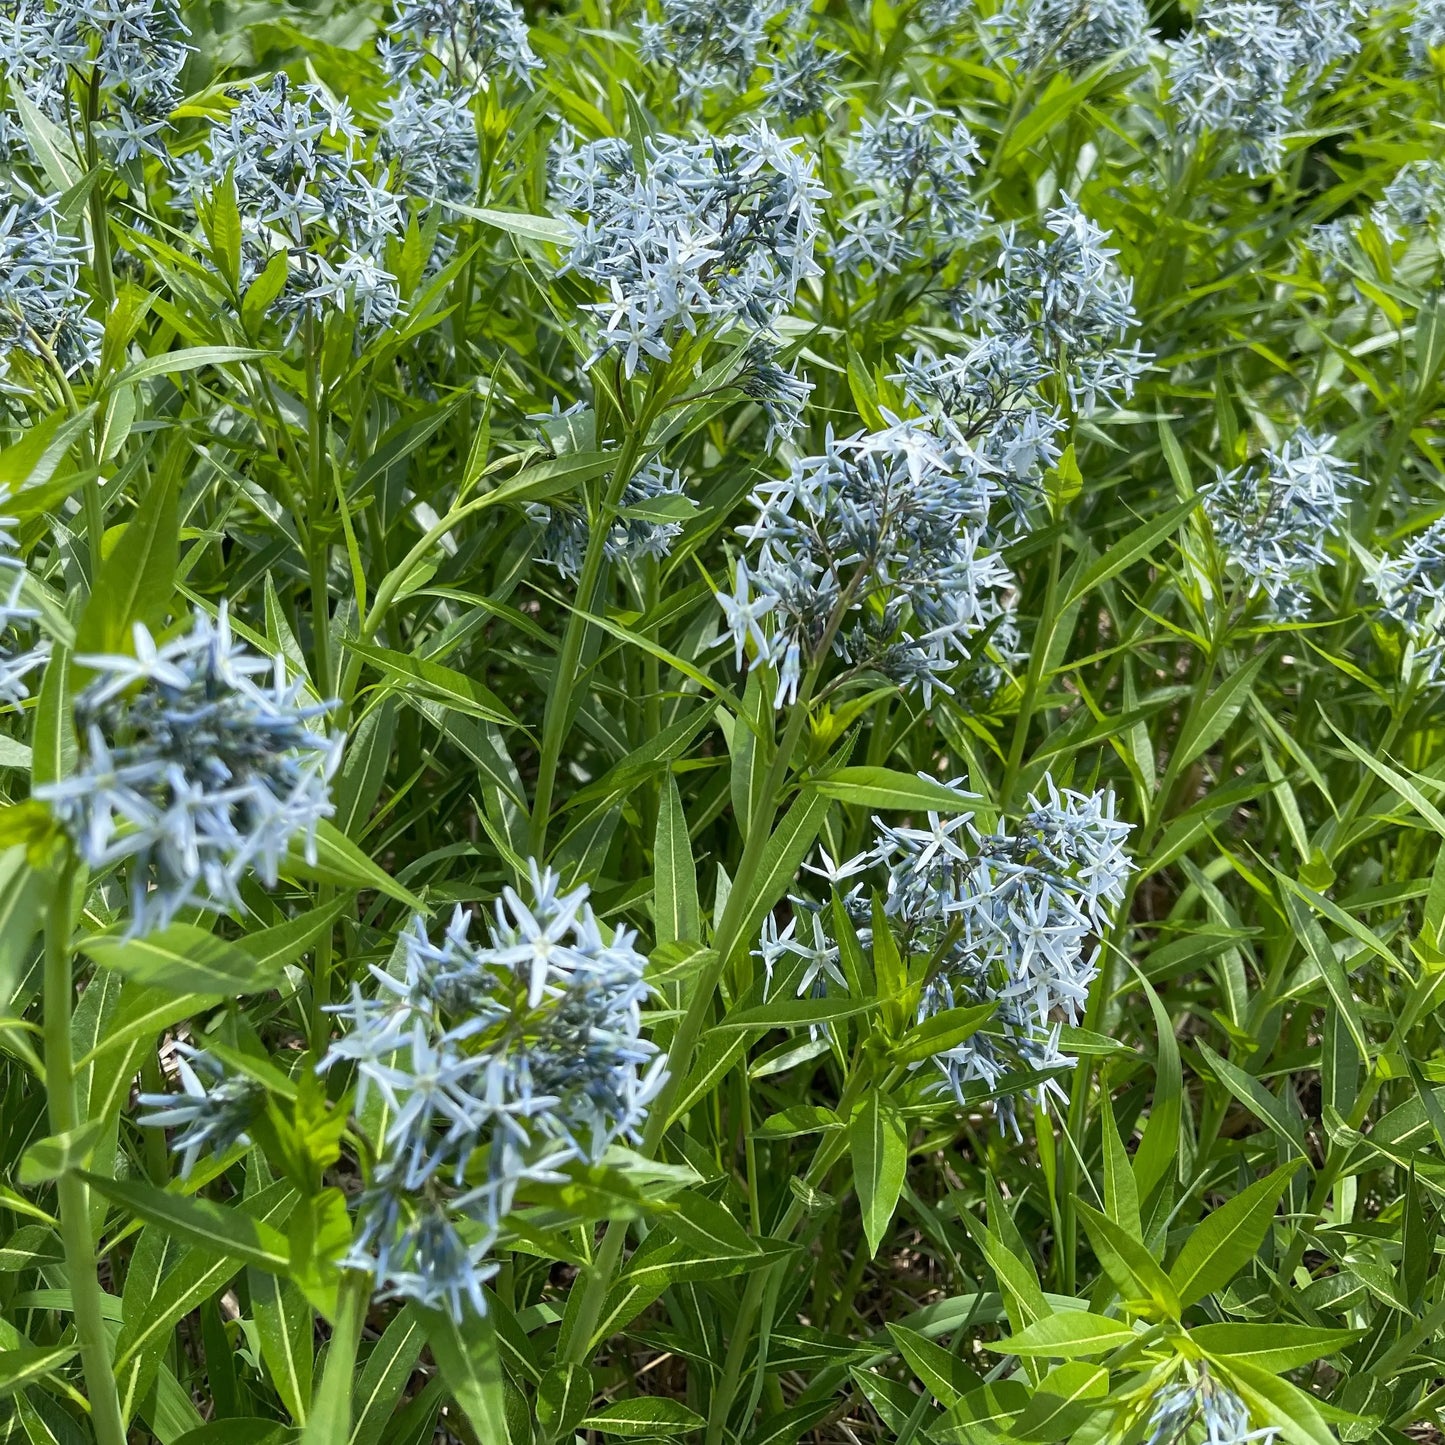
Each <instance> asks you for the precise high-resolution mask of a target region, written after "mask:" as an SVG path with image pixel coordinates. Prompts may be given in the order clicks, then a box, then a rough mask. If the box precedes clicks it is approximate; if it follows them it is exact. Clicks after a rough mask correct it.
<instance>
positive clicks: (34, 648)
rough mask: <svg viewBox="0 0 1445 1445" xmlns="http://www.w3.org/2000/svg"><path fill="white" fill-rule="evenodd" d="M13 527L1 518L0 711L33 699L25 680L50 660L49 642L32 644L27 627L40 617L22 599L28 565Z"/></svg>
mask: <svg viewBox="0 0 1445 1445" xmlns="http://www.w3.org/2000/svg"><path fill="white" fill-rule="evenodd" d="M3 501H4V491H3V489H0V502H3ZM12 525H13V524H12V523H11V521H10V519H9V518H8V517H4V516H0V709H3V708H7V707H19V706H20V704H21V703H22V702H24V700H25V699H26V698H27V697H29V696H30V689H29V688H28V686H27V685H26V681H25V679H26V678H27V677H28V676H29V675H30V674H31V673H32V672H34V671H35V670H36V668H38V667H43V666H44V664H45V661H46V659H47V658H48V657H49V656H50V644H49V643H48V642H47V641H45V640H44V639H41V640H40V641H39V642H38V643H37V642H32V641H31V640H30V638H29V636H28V626H29V624H30V623H31V622H33V621H34V620H35V617H36V616H37V614H36V613H35V611H34V610H33V609H31V608H29V607H26V606H24V605H23V603H22V602H21V599H20V592H21V589H22V588H23V587H24V585H25V563H24V562H23V561H22V560H21V558H20V555H19V552H18V550H17V549H16V545H15V538H14V537H13V536H12V535H11V532H10V528H11V526H12Z"/></svg>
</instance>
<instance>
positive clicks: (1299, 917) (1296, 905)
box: [1284, 889, 1394, 1060]
mask: <svg viewBox="0 0 1445 1445" xmlns="http://www.w3.org/2000/svg"><path fill="white" fill-rule="evenodd" d="M1284 906H1285V911H1286V912H1287V913H1288V914H1289V918H1290V922H1291V923H1293V924H1294V930H1295V933H1296V934H1297V935H1298V937H1299V938H1301V939H1302V940H1303V941H1304V946H1305V950H1306V951H1307V952H1308V953H1309V956H1310V957H1311V958H1312V959H1313V960H1314V965H1315V967H1316V968H1317V969H1319V971H1320V977H1321V978H1322V979H1324V981H1325V987H1326V988H1327V989H1328V990H1329V994H1330V997H1331V998H1332V999H1334V1001H1335V1007H1336V1009H1337V1010H1338V1012H1339V1016H1340V1018H1341V1019H1342V1020H1343V1021H1344V1024H1345V1027H1346V1028H1347V1029H1348V1030H1349V1031H1350V1037H1351V1038H1352V1039H1353V1040H1354V1043H1355V1048H1356V1049H1358V1050H1359V1054H1360V1057H1361V1058H1362V1059H1365V1060H1369V1059H1370V1058H1371V1051H1370V1040H1369V1038H1368V1037H1367V1036H1366V1034H1365V1026H1364V1023H1363V1022H1362V1021H1361V1019H1360V1010H1359V1005H1358V1003H1357V1002H1356V1000H1355V993H1354V990H1353V989H1352V988H1351V987H1350V981H1349V978H1348V977H1347V976H1346V974H1345V970H1344V968H1343V966H1342V965H1341V963H1340V960H1339V958H1338V956H1337V955H1336V953H1335V950H1334V946H1333V945H1332V944H1331V943H1330V941H1329V939H1328V938H1326V937H1325V932H1324V929H1322V928H1321V927H1320V926H1319V924H1318V923H1317V922H1316V921H1315V918H1314V915H1313V914H1312V913H1310V911H1309V910H1308V909H1307V908H1306V907H1305V903H1304V900H1303V899H1301V898H1300V897H1298V896H1297V895H1296V894H1295V893H1294V892H1293V890H1290V889H1286V890H1285V895H1284ZM1391 962H1392V963H1393V962H1394V960H1393V959H1391Z"/></svg>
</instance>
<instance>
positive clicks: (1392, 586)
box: [1370, 521, 1445, 686]
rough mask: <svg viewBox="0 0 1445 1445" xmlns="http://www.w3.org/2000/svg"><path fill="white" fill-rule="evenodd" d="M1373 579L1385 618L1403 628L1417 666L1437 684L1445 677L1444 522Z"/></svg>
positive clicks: (1388, 561) (1408, 545) (1412, 540)
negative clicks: (1443, 667)
mask: <svg viewBox="0 0 1445 1445" xmlns="http://www.w3.org/2000/svg"><path fill="white" fill-rule="evenodd" d="M1370 583H1371V585H1372V586H1373V588H1374V591H1375V596H1376V599H1377V603H1378V610H1379V613H1380V616H1381V617H1383V618H1385V619H1387V620H1388V621H1390V622H1392V623H1394V624H1395V625H1396V626H1397V627H1398V628H1399V629H1400V631H1401V633H1402V634H1403V636H1404V639H1405V641H1406V643H1407V644H1408V646H1409V648H1410V650H1411V652H1412V653H1413V655H1414V661H1415V665H1416V666H1417V667H1418V668H1419V669H1420V672H1421V674H1422V675H1423V677H1424V678H1425V680H1426V681H1427V682H1429V683H1431V684H1432V685H1436V686H1438V685H1439V684H1440V683H1441V682H1442V681H1445V678H1442V675H1441V662H1442V660H1445V521H1439V522H1436V523H1435V524H1434V525H1433V526H1431V527H1429V528H1427V529H1426V530H1425V531H1424V532H1422V533H1421V534H1420V535H1419V536H1418V537H1411V538H1410V540H1409V541H1408V542H1406V543H1405V545H1404V546H1403V547H1402V548H1401V549H1400V551H1399V552H1398V553H1397V554H1396V555H1395V556H1393V557H1386V558H1384V559H1383V560H1382V561H1381V562H1380V565H1379V567H1378V568H1377V569H1376V570H1375V572H1374V575H1373V576H1372V577H1371V578H1370Z"/></svg>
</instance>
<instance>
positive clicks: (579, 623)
mask: <svg viewBox="0 0 1445 1445" xmlns="http://www.w3.org/2000/svg"><path fill="white" fill-rule="evenodd" d="M644 417H645V409H644ZM646 431H647V426H646V422H645V420H644V418H643V417H640V418H639V419H638V421H637V423H636V424H635V425H634V426H633V427H632V428H631V429H630V430H629V431H628V433H627V439H626V440H625V441H624V442H623V444H622V450H621V451H620V453H619V454H618V458H617V466H616V468H615V469H614V470H613V473H612V479H611V481H610V482H609V483H608V487H607V492H606V496H605V498H604V500H603V507H602V516H600V517H599V518H597V521H596V524H595V525H594V526H593V528H592V535H591V536H590V537H589V538H588V541H587V555H586V556H585V557H584V558H583V559H582V575H581V576H580V577H579V578H578V579H577V606H576V607H575V608H574V609H573V610H572V615H571V616H570V617H568V619H567V630H566V631H565V632H564V633H563V634H562V647H561V650H560V651H559V652H558V653H557V666H556V669H555V670H554V671H553V673H552V687H551V690H550V691H549V692H548V694H547V704H546V708H545V711H544V713H543V717H542V755H541V759H540V761H539V763H538V765H537V787H536V791H535V792H534V794H533V799H532V854H533V856H534V857H535V858H536V859H537V860H538V861H539V862H540V861H541V860H542V859H543V858H544V857H545V856H546V853H547V824H548V822H549V821H550V818H551V813H552V792H553V789H554V788H555V787H556V784H557V764H558V763H559V762H560V761H561V758H562V744H563V743H564V742H566V740H567V731H568V724H569V723H570V722H571V720H572V690H573V688H574V687H576V685H577V664H578V662H579V661H580V659H581V657H582V646H583V644H584V643H585V642H586V640H587V629H588V626H589V624H588V622H587V619H586V616H585V615H584V614H586V613H590V612H591V611H592V610H593V606H594V604H595V601H596V596H597V588H598V584H599V583H600V582H601V580H602V568H603V566H604V564H605V563H606V560H607V532H608V526H609V522H608V517H607V513H608V512H609V511H610V510H611V508H612V507H614V506H616V505H617V501H618V498H620V497H621V495H622V493H623V490H624V489H625V488H626V486H627V483H628V482H629V481H630V480H631V479H632V472H633V469H634V468H635V467H636V466H637V458H638V457H639V456H640V455H641V454H642V447H643V441H644V438H645V435H646Z"/></svg>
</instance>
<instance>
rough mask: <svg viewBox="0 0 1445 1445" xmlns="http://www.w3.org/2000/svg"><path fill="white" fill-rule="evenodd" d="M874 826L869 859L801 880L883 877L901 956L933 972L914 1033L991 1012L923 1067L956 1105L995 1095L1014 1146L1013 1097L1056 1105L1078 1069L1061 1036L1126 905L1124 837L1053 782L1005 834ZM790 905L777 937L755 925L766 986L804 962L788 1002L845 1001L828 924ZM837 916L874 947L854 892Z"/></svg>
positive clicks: (1094, 801) (965, 821)
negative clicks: (1065, 1081)
mask: <svg viewBox="0 0 1445 1445" xmlns="http://www.w3.org/2000/svg"><path fill="white" fill-rule="evenodd" d="M873 822H874V826H875V828H876V829H877V838H876V841H875V843H874V846H873V847H872V848H871V849H870V850H868V851H867V852H864V853H860V854H859V855H858V856H857V857H856V858H852V859H849V860H847V861H846V862H843V863H841V864H840V863H834V862H833V861H832V860H831V859H829V858H828V857H827V856H826V855H825V856H824V859H823V862H822V865H821V866H817V865H815V866H813V867H812V869H811V871H813V872H815V873H819V874H822V875H823V876H824V877H825V878H827V879H828V880H829V881H830V882H833V883H838V882H841V881H843V880H845V879H848V878H852V877H856V876H858V875H862V874H865V873H866V872H867V871H868V870H869V869H871V868H874V867H877V866H881V867H882V868H883V869H885V870H886V872H887V884H886V889H885V892H884V894H883V912H884V916H885V917H886V918H887V919H888V920H889V924H890V927H892V928H893V929H894V930H895V931H896V933H897V935H898V937H899V940H900V944H901V945H902V946H903V947H905V948H906V950H907V951H908V952H909V953H910V954H912V955H913V956H915V957H920V956H921V957H927V958H930V959H932V960H934V966H933V971H932V973H931V975H930V977H929V979H928V981H927V983H926V985H925V987H924V990H923V994H922V997H921V999H920V1003H919V1013H918V1018H919V1022H922V1021H923V1020H925V1019H928V1018H931V1017H933V1016H934V1015H935V1014H937V1013H940V1012H942V1011H943V1010H945V1009H950V1008H959V1007H964V1006H969V1005H976V1004H984V1003H991V1004H994V1005H995V1006H996V1007H995V1011H994V1013H993V1015H992V1018H991V1019H990V1020H989V1022H988V1024H987V1025H986V1026H985V1030H983V1031H980V1032H978V1033H976V1034H974V1035H973V1036H972V1037H971V1038H969V1039H968V1040H966V1041H965V1042H964V1043H962V1044H959V1045H957V1046H956V1047H954V1048H951V1049H948V1050H946V1051H945V1052H943V1053H940V1054H938V1055H936V1056H935V1058H934V1063H935V1064H936V1066H937V1067H938V1069H939V1070H940V1071H941V1072H942V1074H943V1081H942V1084H941V1085H940V1087H944V1088H947V1089H948V1090H950V1091H951V1092H952V1093H953V1095H954V1097H955V1098H956V1099H957V1100H958V1102H959V1103H960V1104H961V1105H962V1104H964V1103H965V1102H966V1101H967V1090H968V1088H969V1086H970V1085H982V1088H983V1090H984V1091H985V1092H986V1093H989V1094H992V1095H994V1096H995V1097H996V1104H995V1112H996V1113H997V1116H998V1118H999V1121H1000V1123H1001V1124H1002V1125H1003V1126H1004V1127H1006V1128H1009V1129H1011V1130H1013V1131H1014V1132H1015V1133H1016V1134H1017V1133H1018V1132H1019V1130H1018V1123H1017V1118H1016V1104H1015V1096H1016V1095H1017V1094H1019V1093H1021V1092H1024V1091H1031V1092H1032V1094H1033V1097H1034V1098H1035V1099H1036V1100H1037V1102H1038V1103H1039V1104H1040V1106H1041V1107H1046V1106H1047V1103H1048V1100H1049V1097H1050V1096H1051V1095H1053V1096H1054V1097H1058V1098H1062V1097H1063V1093H1062V1090H1061V1088H1060V1086H1059V1084H1058V1082H1057V1076H1058V1074H1059V1073H1060V1072H1062V1071H1064V1070H1066V1069H1069V1068H1072V1067H1073V1065H1074V1062H1075V1060H1074V1058H1073V1057H1072V1056H1071V1055H1069V1054H1067V1053H1065V1052H1064V1051H1063V1050H1062V1048H1061V1047H1060V1041H1061V1028H1062V1025H1063V1024H1064V1023H1070V1024H1077V1023H1078V1022H1079V1020H1080V1019H1081V1017H1082V1015H1083V1009H1084V1006H1085V1003H1086V1002H1087V999H1088V991H1089V985H1090V984H1091V983H1092V982H1093V980H1094V978H1095V977H1096V975H1097V973H1098V953H1099V948H1100V947H1101V944H1100V943H1099V941H1098V940H1099V937H1100V935H1102V933H1103V932H1104V931H1105V930H1106V929H1107V928H1108V926H1109V924H1110V922H1111V920H1112V917H1113V915H1114V913H1115V912H1116V911H1117V909H1118V907H1119V905H1120V903H1121V902H1122V901H1123V898H1124V890H1125V884H1126V882H1127V880H1128V877H1129V873H1130V871H1131V868H1132V865H1131V864H1130V862H1129V860H1128V858H1127V857H1126V855H1125V853H1124V841H1125V839H1126V838H1127V837H1128V835H1129V831H1130V827H1129V824H1127V823H1122V822H1120V821H1118V820H1117V819H1116V818H1115V816H1114V797H1113V794H1112V793H1111V792H1107V791H1106V792H1102V793H1095V794H1084V793H1077V792H1073V791H1070V790H1068V789H1063V790H1060V789H1059V788H1056V787H1055V786H1054V783H1053V780H1052V779H1048V780H1047V797H1046V799H1045V800H1044V801H1040V800H1039V799H1038V798H1036V797H1030V799H1029V805H1028V811H1027V812H1026V813H1025V815H1024V817H1023V818H1022V819H1021V820H1020V821H1019V824H1018V826H1017V828H1016V829H1014V830H1012V831H1008V830H1006V829H1000V830H999V831H997V832H988V833H986V832H981V831H980V830H979V829H977V828H975V827H974V826H973V822H972V815H971V814H969V813H967V812H959V813H955V814H953V815H951V816H948V817H945V816H943V815H941V814H939V813H929V814H928V826H927V827H926V828H915V827H896V828H895V827H892V826H890V825H889V824H887V823H885V822H883V820H882V819H880V818H875V819H874V820H873ZM790 901H791V903H792V906H793V918H792V919H791V920H790V921H789V922H788V924H787V925H786V927H784V928H782V929H779V928H778V926H777V924H776V923H775V921H774V920H772V919H769V920H766V921H765V923H764V928H763V934H762V938H761V940H760V942H759V947H758V956H759V957H760V958H761V959H762V961H763V965H764V967H765V969H766V971H767V975H768V977H769V979H771V978H772V976H773V973H774V971H775V969H776V968H777V967H778V965H779V964H780V963H781V962H783V961H785V960H787V961H791V962H792V963H793V965H794V966H795V967H796V966H797V962H798V961H801V964H802V971H801V978H800V982H799V984H798V992H799V994H802V993H804V992H807V991H809V990H811V991H812V992H814V993H818V994H822V993H826V992H829V991H831V990H833V989H838V990H841V991H844V992H846V989H847V984H846V982H845V979H844V976H843V973H842V971H841V968H840V966H839V950H838V946H837V944H836V942H835V941H834V940H833V939H832V938H831V937H830V936H829V933H828V928H827V924H826V922H825V918H826V914H825V913H824V911H823V910H822V909H820V908H819V907H818V905H816V904H814V903H812V902H811V901H810V900H808V899H806V898H792V899H791V900H790ZM844 904H845V906H846V907H847V908H848V910H849V912H850V913H851V914H852V915H853V916H854V917H855V919H856V920H857V921H858V922H859V924H860V925H861V926H860V929H859V936H860V939H862V940H864V941H871V937H872V934H871V931H870V929H869V927H868V921H869V916H870V914H869V905H868V900H867V899H866V898H865V897H864V896H863V885H862V884H861V883H859V884H855V885H854V887H853V888H852V889H851V891H850V892H849V893H848V894H847V895H846V896H845V897H844ZM977 1097H978V1092H977V1091H975V1093H974V1098H975V1100H976V1099H977Z"/></svg>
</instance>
